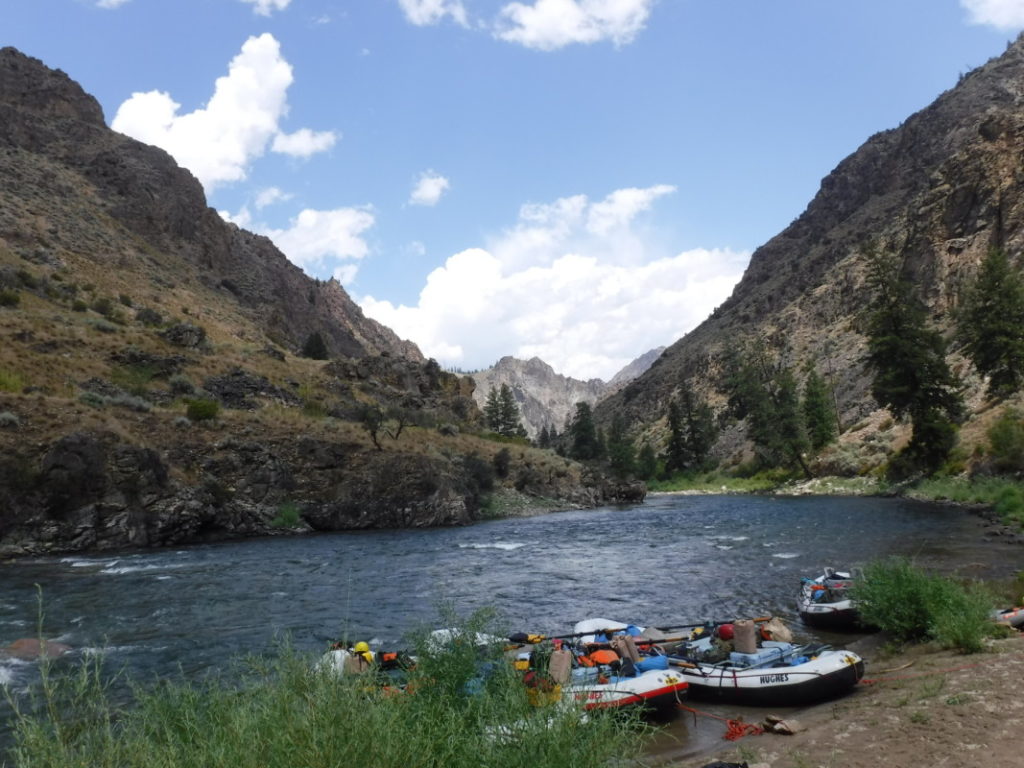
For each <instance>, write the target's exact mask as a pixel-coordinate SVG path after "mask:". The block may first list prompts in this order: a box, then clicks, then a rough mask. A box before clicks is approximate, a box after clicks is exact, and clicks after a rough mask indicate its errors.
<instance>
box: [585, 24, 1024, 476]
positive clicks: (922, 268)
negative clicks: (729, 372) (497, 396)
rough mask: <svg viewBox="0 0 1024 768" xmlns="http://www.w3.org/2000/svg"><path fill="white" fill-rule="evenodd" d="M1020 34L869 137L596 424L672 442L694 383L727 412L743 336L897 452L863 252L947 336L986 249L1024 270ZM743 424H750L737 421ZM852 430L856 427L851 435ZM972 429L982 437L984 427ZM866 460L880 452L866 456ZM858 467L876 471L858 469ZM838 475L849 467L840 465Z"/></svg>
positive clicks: (972, 384)
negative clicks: (869, 359) (867, 319)
mask: <svg viewBox="0 0 1024 768" xmlns="http://www.w3.org/2000/svg"><path fill="white" fill-rule="evenodd" d="M1022 157H1024V39H1022V38H1019V39H1018V40H1017V41H1016V42H1014V43H1013V44H1012V45H1010V46H1009V47H1008V49H1007V50H1006V52H1005V53H1004V54H1003V55H1002V56H999V57H998V58H995V59H993V60H991V61H989V62H988V63H987V64H985V65H984V66H982V67H980V68H978V69H976V70H974V71H972V72H971V73H969V74H967V75H966V76H964V77H962V78H961V81H960V82H959V83H958V84H957V85H956V87H954V88H952V89H951V90H949V91H947V92H945V93H943V94H942V95H941V96H939V97H938V98H937V99H936V100H935V102H934V103H932V104H931V105H930V106H928V107H927V108H925V109H923V110H921V111H920V112H918V113H916V114H914V115H912V116H911V117H909V118H908V119H907V120H906V121H905V122H904V123H903V124H902V125H900V126H899V127H897V128H894V129H892V130H887V131H884V132H882V133H879V134H877V135H875V136H872V137H871V138H870V139H868V141H867V142H865V144H864V145H863V146H861V147H860V148H859V149H858V150H857V151H856V152H854V153H853V154H852V155H850V156H849V157H848V158H846V159H845V160H843V161H842V162H841V163H840V164H839V166H838V167H837V168H836V169H835V170H833V171H832V172H831V173H830V174H829V175H828V176H827V177H826V178H825V179H824V180H823V181H822V182H821V188H820V190H819V191H818V193H817V194H816V195H815V197H814V199H813V200H812V201H811V202H810V204H809V205H808V207H807V209H806V210H805V211H804V212H803V213H802V214H801V215H800V216H799V217H798V218H797V219H796V220H795V221H793V223H792V224H790V225H789V226H788V227H786V228H785V229H784V230H783V231H782V232H781V233H780V234H779V235H777V236H776V237H774V238H772V239H771V240H770V241H769V242H767V243H766V244H764V245H763V246H761V247H760V248H758V249H757V250H756V251H755V252H754V254H753V257H752V258H751V262H750V266H749V268H748V269H747V271H746V273H745V274H744V275H743V278H742V280H741V281H740V282H739V284H738V285H737V286H736V288H735V290H734V291H733V293H732V295H731V296H730V298H729V299H728V300H727V301H726V302H725V303H723V304H722V305H721V306H720V307H719V308H718V309H717V310H715V312H714V313H713V314H712V316H711V317H709V318H708V319H707V320H706V321H705V322H704V323H702V324H701V325H700V326H699V327H697V328H696V329H695V330H694V331H692V332H691V333H689V334H687V335H686V336H685V337H684V338H682V339H680V340H679V341H677V342H676V343H675V344H673V345H672V346H671V347H669V349H668V350H666V351H665V353H664V354H663V355H662V356H661V358H660V359H659V360H658V362H657V364H655V365H654V366H652V367H651V369H650V370H649V371H647V373H645V374H644V375H642V376H641V377H640V378H638V379H636V380H635V381H633V382H632V383H631V384H629V385H627V386H626V387H624V388H623V389H622V390H621V391H620V392H618V393H616V394H614V395H612V396H611V397H609V398H607V399H606V400H604V401H603V402H602V404H601V405H600V406H599V409H598V417H599V418H600V419H604V420H606V421H607V420H609V419H610V418H611V416H612V414H614V413H621V414H623V415H624V416H625V417H626V418H627V420H628V421H629V422H630V423H632V424H633V425H634V428H635V430H636V432H637V433H638V434H642V435H644V436H645V439H650V440H652V441H654V442H656V443H658V442H660V441H661V440H663V438H664V414H665V411H666V407H667V404H668V401H669V399H670V398H671V397H672V396H673V394H674V393H676V392H677V391H678V390H679V388H680V387H682V386H689V387H692V388H693V389H695V390H696V391H698V392H699V393H701V394H703V395H705V396H707V397H708V398H709V399H710V400H711V402H712V403H715V404H717V405H718V406H719V407H721V406H722V404H723V396H722V393H721V391H720V386H719V383H718V374H719V370H720V363H721V355H722V351H723V349H724V348H725V346H726V345H727V344H729V343H730V342H734V341H736V340H738V339H743V338H747V339H753V338H758V339H760V342H759V343H761V344H764V345H766V346H767V347H769V348H770V349H772V350H773V351H774V352H775V353H776V354H777V355H779V356H780V357H781V358H782V360H783V361H785V362H788V363H790V364H793V365H798V366H800V365H806V364H810V365H814V366H815V367H816V368H817V369H818V371H819V372H820V373H822V374H823V375H824V376H825V377H826V378H827V379H828V380H830V381H832V382H833V383H834V387H835V391H836V396H837V400H838V403H839V407H840V411H841V421H842V423H843V426H844V428H849V429H847V432H846V434H844V435H843V436H842V438H841V440H840V448H839V449H837V450H842V449H844V448H843V447H844V446H846V447H847V448H863V449H865V450H867V449H868V446H869V444H871V445H873V446H875V447H874V448H871V449H870V450H871V451H874V461H875V463H877V462H879V461H881V460H884V458H885V455H886V453H888V452H891V451H892V450H893V446H896V447H898V442H899V440H900V439H901V430H903V431H905V429H903V428H902V427H901V426H900V425H899V424H896V425H895V426H893V427H888V426H886V425H887V424H892V420H891V419H888V418H886V414H885V413H884V412H881V411H878V409H877V408H876V405H875V403H874V401H873V400H872V398H871V396H870V392H869V386H870V380H869V376H868V374H867V371H866V369H865V365H864V354H863V353H864V349H865V338H864V336H863V334H862V332H861V329H862V321H861V312H862V309H863V308H864V306H865V305H866V303H867V301H868V298H869V297H868V294H867V291H866V289H865V283H864V267H865V258H864V253H865V245H866V244H867V243H868V242H869V241H875V242H877V243H878V244H879V246H880V247H881V248H883V249H885V250H887V251H889V252H890V253H892V254H894V255H895V256H897V257H900V258H902V259H903V263H904V274H905V275H906V276H908V277H910V278H911V279H912V280H913V281H914V282H915V283H916V284H917V286H918V287H919V289H920V291H921V294H922V295H923V297H924V298H925V300H926V302H927V304H928V306H929V308H930V311H931V316H932V320H933V322H934V323H935V324H936V326H937V327H939V328H941V329H943V330H945V331H946V332H947V334H948V335H952V334H951V329H952V312H953V310H954V309H955V308H956V306H957V304H958V302H959V300H960V297H961V295H962V293H963V289H964V286H965V284H966V283H967V281H969V280H970V279H971V278H972V277H973V275H974V274H975V272H976V269H977V265H978V264H979V262H980V260H981V259H982V257H983V256H984V254H985V253H986V252H987V251H988V250H989V249H990V248H992V247H993V246H998V247H1001V248H1003V249H1005V251H1006V252H1007V254H1008V255H1009V256H1010V258H1011V260H1012V262H1013V263H1015V264H1017V265H1018V266H1019V265H1021V263H1022V262H1021V255H1022V254H1021V252H1022V249H1024V166H1022V165H1021V158H1022ZM951 362H952V363H953V366H954V369H955V370H956V372H957V373H959V374H961V375H964V376H966V381H967V384H968V403H969V406H970V407H971V408H972V412H973V414H974V418H972V421H970V422H968V424H967V425H966V426H965V428H964V430H963V432H962V436H964V437H968V438H969V437H970V435H971V434H972V428H973V425H975V424H976V423H977V422H979V421H983V420H984V419H985V418H987V416H985V415H982V412H983V411H984V410H985V408H986V407H987V403H985V402H984V398H983V397H982V395H981V389H982V384H983V382H981V381H980V380H979V378H978V376H977V375H975V374H974V372H973V370H972V368H971V367H970V366H969V364H968V363H967V362H966V361H964V360H963V358H962V357H960V356H959V355H957V354H954V355H952V357H951ZM740 426H742V425H740ZM850 427H852V428H850ZM975 431H977V430H976V429H975ZM741 437H742V434H741V432H739V433H738V432H737V431H736V430H735V429H731V430H726V432H725V433H724V437H723V438H722V440H721V441H720V444H719V446H718V449H719V453H720V455H722V456H732V457H733V459H734V460H739V457H740V453H741V452H740V451H739V447H740V442H738V439H739V438H741ZM868 452H870V451H868ZM856 462H861V464H860V466H859V467H858V466H850V467H846V469H848V470H851V471H857V470H858V469H859V470H863V469H867V468H869V467H870V466H871V463H872V459H870V458H869V459H868V460H867V463H864V460H863V457H862V458H860V459H856V460H854V463H855V464H856ZM840 469H842V468H840Z"/></svg>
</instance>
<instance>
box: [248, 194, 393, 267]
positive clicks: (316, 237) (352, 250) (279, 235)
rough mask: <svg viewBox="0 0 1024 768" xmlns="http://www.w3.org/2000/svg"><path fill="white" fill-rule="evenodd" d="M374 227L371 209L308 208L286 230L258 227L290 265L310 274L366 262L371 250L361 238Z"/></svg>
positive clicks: (258, 230)
mask: <svg viewBox="0 0 1024 768" xmlns="http://www.w3.org/2000/svg"><path fill="white" fill-rule="evenodd" d="M373 224H374V216H373V212H372V211H370V210H369V209H368V208H336V209H334V210H330V211H317V210H313V209H311V208H307V209H305V210H303V211H302V212H300V213H299V215H298V216H296V217H295V218H294V219H292V220H291V224H290V226H289V227H288V228H287V229H273V228H271V227H258V228H257V229H256V231H257V232H259V233H260V234H263V235H266V236H267V237H269V238H270V239H271V240H273V241H274V245H276V246H277V247H278V248H280V249H281V252H282V253H283V254H284V255H285V256H287V257H288V260H289V261H291V262H292V263H293V264H296V265H298V266H300V267H302V268H303V269H304V270H306V271H307V272H309V271H310V270H311V269H313V268H316V269H317V271H321V270H323V269H324V268H328V269H331V268H334V267H335V266H336V264H335V262H337V261H342V260H347V259H361V258H363V257H364V256H365V255H366V254H367V252H368V251H369V248H368V247H367V245H366V241H365V240H363V238H362V234H363V232H365V231H366V230H367V229H369V228H370V227H372V226H373ZM353 274H354V273H353Z"/></svg>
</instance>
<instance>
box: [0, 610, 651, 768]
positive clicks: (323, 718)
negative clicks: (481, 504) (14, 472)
mask: <svg viewBox="0 0 1024 768" xmlns="http://www.w3.org/2000/svg"><path fill="white" fill-rule="evenodd" d="M483 626H484V622H482V621H480V620H479V616H478V617H474V618H473V619H472V620H470V621H467V622H466V623H465V625H464V626H463V627H461V628H460V630H459V633H458V634H459V635H462V636H465V637H473V636H474V633H475V632H476V631H479V630H480V629H482V628H483ZM457 636H458V635H457ZM414 643H415V648H416V658H417V664H416V666H415V667H414V668H413V669H411V670H410V671H409V672H408V673H407V675H406V677H405V679H404V682H405V684H406V685H405V687H402V688H399V687H397V686H398V684H399V681H396V680H392V679H390V678H387V679H383V680H375V679H374V678H373V676H372V675H371V674H362V675H351V674H350V675H346V676H341V677H339V676H338V675H337V674H336V673H334V672H333V671H330V670H328V669H326V668H324V667H322V666H319V665H318V664H317V663H316V658H315V657H313V656H311V655H309V654H304V653H299V652H297V651H295V650H294V649H292V648H290V647H288V646H287V645H286V646H284V647H282V648H281V649H279V652H278V653H276V654H275V655H274V656H272V657H248V658H245V659H241V660H238V661H236V662H235V663H234V665H233V666H232V668H231V671H230V673H227V674H226V675H225V676H224V677H215V678H212V679H209V680H204V681H198V682H196V681H188V680H177V681H174V680H163V681H159V682H157V683H156V684H153V685H141V684H133V685H131V697H130V701H129V702H127V703H121V702H119V701H118V700H117V696H115V695H114V694H113V688H112V686H111V684H110V683H109V681H108V678H107V676H106V675H105V674H104V669H103V664H102V661H101V660H100V659H94V660H92V661H87V662H86V663H85V664H84V665H83V666H82V667H81V668H80V670H78V671H77V672H75V673H70V674H67V675H61V674H60V673H59V672H58V669H57V668H56V667H55V666H53V665H51V664H47V663H45V662H44V667H43V668H44V675H43V681H42V685H41V690H39V691H38V692H37V694H38V695H37V700H36V701H35V703H34V706H33V707H27V706H22V707H21V712H20V713H19V714H18V715H17V716H16V718H15V736H16V744H15V746H14V747H13V748H12V749H11V751H10V753H9V755H8V758H7V762H6V763H4V761H3V760H2V759H0V765H8V766H10V768H30V767H31V768H74V767H79V768H87V767H88V768H136V767H137V768H179V767H180V768H195V767H196V766H203V767H204V768H292V767H293V766H304V767H305V768H336V766H342V765H352V766H358V765H372V766H374V768H409V766H417V767H418V768H419V767H421V766H422V767H424V768H427V767H431V766H433V767H436V768H458V767H460V766H466V767H467V768H468V767H469V766H473V768H476V766H481V765H486V766H494V768H502V767H503V766H508V768H512V767H513V766H523V765H528V766H530V767H531V768H563V767H564V766H594V765H608V764H610V763H614V762H619V761H621V760H624V759H626V758H628V757H631V756H633V755H635V754H636V753H637V751H638V749H639V746H640V740H641V739H642V738H643V735H644V732H645V729H644V727H643V726H642V725H640V724H639V723H637V722H636V721H635V720H632V719H630V718H628V717H626V718H623V717H621V716H618V717H616V716H612V715H610V714H607V713H602V712H596V713H587V715H586V717H585V718H584V716H583V712H582V710H581V709H579V708H576V707H564V708H563V707H557V708H556V707H542V708H535V707H533V706H531V705H530V702H529V700H528V696H527V689H526V688H525V686H523V684H522V682H521V679H520V678H519V676H518V674H517V673H516V672H515V670H514V669H513V668H512V665H511V664H508V663H507V662H504V661H503V660H502V659H501V648H500V646H499V647H497V648H491V649H490V650H489V651H488V652H481V650H480V649H479V647H478V646H476V645H475V644H473V643H468V642H458V641H456V642H452V643H447V644H444V645H438V644H437V643H431V642H430V641H429V635H428V634H427V633H426V632H423V633H420V634H419V635H418V636H417V637H416V638H415V640H414ZM485 672H486V674H485ZM384 683H388V684H389V685H384Z"/></svg>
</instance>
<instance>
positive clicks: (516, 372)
mask: <svg viewBox="0 0 1024 768" xmlns="http://www.w3.org/2000/svg"><path fill="white" fill-rule="evenodd" d="M472 376H473V379H474V381H476V391H475V392H474V393H473V397H474V398H475V399H476V402H477V405H479V406H480V407H481V408H482V407H483V405H484V402H485V401H486V400H487V393H488V391H489V390H490V389H491V387H494V388H495V389H499V388H500V387H501V385H502V384H506V385H508V387H509V388H510V389H511V390H512V394H513V395H515V398H516V403H518V405H519V413H520V415H521V416H522V421H523V426H524V427H525V428H526V434H527V435H529V436H530V437H531V438H535V437H536V436H537V435H538V434H540V431H541V430H542V429H544V428H545V427H547V428H548V429H550V428H551V427H554V428H555V429H557V430H558V431H559V432H561V431H562V430H563V429H564V428H565V423H566V419H567V418H569V417H570V416H571V415H572V414H573V412H574V408H575V405H576V403H579V402H585V403H590V404H591V405H593V404H594V403H596V402H597V401H598V400H599V399H600V398H601V397H603V396H604V394H605V392H607V390H608V385H607V384H605V383H604V382H603V381H601V379H590V380H589V381H580V380H579V379H573V378H570V377H568V376H563V375H562V374H560V373H555V370H554V369H553V368H552V367H551V366H550V365H548V364H547V363H545V362H544V361H543V360H541V359H540V358H539V357H534V358H531V359H530V360H517V359H516V358H514V357H507V356H506V357H503V358H501V360H499V361H498V362H497V363H495V365H494V367H493V368H488V369H487V370H485V371H480V372H479V373H474V374H472Z"/></svg>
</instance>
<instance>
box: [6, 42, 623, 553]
mask: <svg viewBox="0 0 1024 768" xmlns="http://www.w3.org/2000/svg"><path fill="white" fill-rule="evenodd" d="M316 333H319V334H320V336H321V338H322V339H323V341H324V343H325V347H326V350H324V351H325V352H326V356H327V357H328V358H330V359H329V360H326V361H325V360H318V359H317V360H314V359H309V358H307V357H303V356H299V355H297V354H296V353H297V352H298V351H300V350H301V349H302V348H303V347H304V346H305V344H306V341H307V340H308V339H310V337H311V335H313V334H316ZM473 388H474V383H473V381H472V380H471V379H469V378H468V377H459V376H455V375H452V374H449V373H445V372H443V371H442V370H441V369H440V367H439V366H438V365H437V363H436V362H434V361H432V360H428V361H424V360H423V358H422V356H421V355H420V353H419V351H418V350H417V349H416V347H415V346H414V345H412V344H410V343H408V342H403V341H401V340H400V339H398V338H397V337H396V336H395V334H394V333H392V332H391V331H390V330H389V329H387V328H385V327H383V326H381V325H379V324H378V323H376V322H374V321H372V320H369V319H367V318H365V317H364V316H363V315H362V313H361V312H360V311H359V308H358V307H357V306H356V305H355V304H354V303H353V302H352V301H351V299H350V298H349V296H348V295H347V294H346V293H345V291H344V290H343V289H342V287H341V286H340V285H339V284H337V283H336V282H333V281H331V282H326V283H324V282H318V281H315V280H313V279H311V278H309V277H307V276H306V275H304V274H303V273H302V272H301V270H299V269H298V268H297V267H295V266H293V265H292V264H291V263H290V262H289V261H288V260H287V259H286V258H285V257H284V256H283V255H282V254H281V253H280V251H278V250H277V249H276V248H275V247H274V245H273V244H272V243H271V242H270V241H269V240H267V239H266V238H263V237H260V236H257V235H254V234H252V233H249V232H246V231H244V230H241V229H239V228H237V227H235V226H233V225H230V224H226V223H225V222H223V221H222V220H221V219H220V217H219V216H218V215H217V213H216V212H215V211H214V210H213V209H211V208H209V207H208V206H207V204H206V200H205V198H204V195H203V191H202V189H201V187H200V185H199V183H198V182H197V181H196V180H195V178H193V177H192V175H191V174H189V173H188V172H187V171H185V170H184V169H182V168H179V167H178V166H177V165H176V164H175V162H174V161H173V160H172V159H171V157H170V156H169V155H167V154H166V153H165V152H163V151H162V150H159V149H157V148H155V147H150V146H146V145H144V144H141V143H139V142H137V141H134V140H132V139H129V138H126V137H124V136H121V135H119V134H117V133H114V132H113V131H111V130H109V129H108V128H107V127H106V125H105V123H104V120H103V114H102V111H101V109H100V107H99V105H98V103H97V102H96V100H95V99H93V98H92V97H91V96H89V95H87V94H86V93H84V92H83V91H82V89H81V88H80V87H79V86H78V85H77V84H76V83H74V82H73V81H72V80H71V79H70V78H68V77H67V76H66V75H65V74H63V73H62V72H59V71H54V70H50V69H48V68H47V67H45V66H44V65H43V64H42V63H41V62H39V61H37V60H35V59H32V58H29V57H27V56H25V55H23V54H21V53H19V52H18V51H16V50H14V49H11V48H5V49H2V50H0V557H3V556H6V555H19V554H27V553H37V552H47V551H67V550H80V549H107V548H117V547H127V546H134V547H157V546H167V545H180V544H185V543H189V542H195V541H206V540H210V539H219V538H226V537H234V536H249V535H265V534H269V533H283V532H294V531H309V530H342V529H358V528H383V527H411V526H428V525H454V524H464V523H469V522H472V521H474V520H477V519H479V518H480V517H481V516H483V515H500V514H506V513H511V512H514V511H515V510H517V509H522V508H526V509H530V508H532V507H535V506H537V505H550V504H551V502H548V501H545V502H539V501H537V500H538V499H541V498H544V499H554V500H556V501H555V502H554V504H555V506H588V505H593V504H598V503H602V502H605V501H608V500H613V499H617V498H634V499H635V498H637V497H640V498H642V495H643V489H642V487H636V486H629V485H622V484H614V483H609V482H607V481H606V480H604V479H603V478H602V477H600V476H599V475H596V474H594V473H593V472H590V471H589V470H586V469H585V468H583V467H582V466H580V465H578V464H575V463H573V462H568V461H566V460H564V459H562V458H560V457H557V456H555V455H554V454H552V453H550V452H547V451H539V450H535V449H532V448H529V447H526V446H517V447H516V450H515V452H514V453H513V452H510V455H508V456H506V457H505V458H504V459H503V460H502V461H501V462H500V463H499V462H495V456H496V455H497V454H498V453H499V452H500V451H502V450H503V449H505V446H504V445H502V444H499V443H496V442H492V441H489V440H486V439H483V438H481V437H478V436H476V433H477V432H479V431H480V412H479V410H478V409H477V407H476V405H475V404H474V402H473V399H472V394H473ZM499 464H500V467H501V470H500V474H499V471H498V469H497V467H498V466H499Z"/></svg>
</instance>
